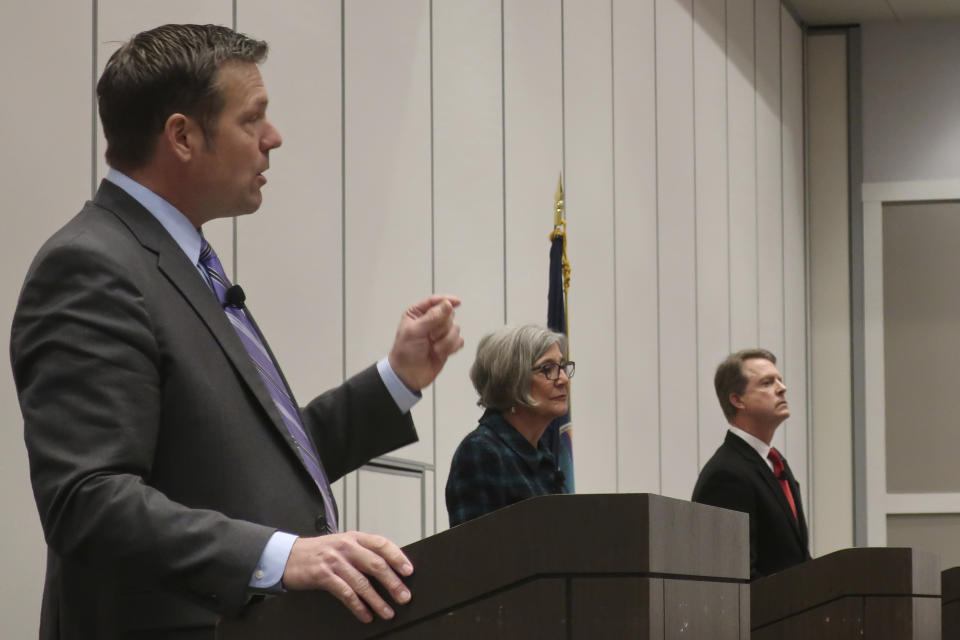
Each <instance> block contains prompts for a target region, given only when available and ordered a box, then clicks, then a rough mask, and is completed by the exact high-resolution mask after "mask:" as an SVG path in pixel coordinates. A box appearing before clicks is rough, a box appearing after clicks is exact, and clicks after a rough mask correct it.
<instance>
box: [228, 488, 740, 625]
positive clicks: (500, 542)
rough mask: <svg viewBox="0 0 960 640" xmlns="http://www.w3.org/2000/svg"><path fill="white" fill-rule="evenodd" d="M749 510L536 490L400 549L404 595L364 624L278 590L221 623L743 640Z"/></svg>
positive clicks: (330, 602) (331, 602) (319, 598)
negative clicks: (405, 563)
mask: <svg viewBox="0 0 960 640" xmlns="http://www.w3.org/2000/svg"><path fill="white" fill-rule="evenodd" d="M748 539H749V531H748V523H747V515H746V514H744V513H738V512H735V511H728V510H725V509H717V508H715V507H709V506H705V505H700V504H694V503H691V502H685V501H682V500H673V499H670V498H664V497H662V496H657V495H649V494H614V495H570V496H542V497H539V498H533V499H530V500H526V501H524V502H521V503H518V504H515V505H512V506H510V507H507V508H505V509H501V510H500V511H497V512H495V513H491V514H488V515H486V516H484V517H482V518H477V519H476V520H473V521H471V522H468V523H465V524H463V525H460V526H458V527H454V528H453V529H450V530H447V531H444V532H442V533H439V534H437V535H435V536H432V537H430V538H426V539H424V540H421V541H419V542H415V543H413V544H411V545H409V546H407V547H406V548H405V549H404V551H405V552H406V554H407V555H408V557H409V558H410V559H411V561H412V562H413V564H414V566H415V567H416V572H415V574H414V575H413V576H411V577H410V578H408V579H407V580H406V583H407V585H408V586H409V587H410V589H411V591H412V593H413V600H412V602H410V603H409V604H408V605H406V606H403V607H400V606H396V607H395V609H396V611H397V616H396V618H395V619H393V620H390V621H377V622H373V623H371V624H369V625H364V624H361V623H360V622H358V621H356V620H355V619H354V618H353V616H352V615H351V614H350V613H349V612H348V611H347V610H346V609H345V608H344V607H343V606H342V605H341V604H340V603H339V602H338V601H337V600H335V599H334V598H333V597H332V596H330V595H329V594H326V593H320V592H299V593H287V594H284V595H282V596H277V597H273V598H268V599H266V600H265V601H263V602H262V603H259V604H257V605H253V606H251V607H249V608H248V609H247V611H246V613H245V614H244V616H243V617H242V618H239V619H236V620H224V621H221V623H220V624H219V625H218V627H217V638H218V639H219V640H253V639H261V638H263V639H266V638H284V639H285V640H298V639H300V638H311V639H313V638H337V639H338V640H351V639H358V638H374V637H375V638H390V639H392V640H414V639H415V640H433V639H441V638H442V639H443V640H450V639H451V638H455V639H456V640H474V639H476V640H492V639H495V638H500V639H508V638H518V639H523V640H529V639H531V638H563V639H570V640H580V639H587V638H589V639H591V640H594V639H600V638H616V639H618V640H619V639H622V638H643V639H646V638H650V639H657V640H661V639H663V640H666V639H670V640H674V639H681V638H683V639H691V640H692V639H695V638H696V639H703V640H708V639H709V640H747V639H748V638H749V626H750V625H749V621H750V602H749V599H750V594H749V582H748V578H749V560H748V553H749V551H748V549H749V544H748Z"/></svg>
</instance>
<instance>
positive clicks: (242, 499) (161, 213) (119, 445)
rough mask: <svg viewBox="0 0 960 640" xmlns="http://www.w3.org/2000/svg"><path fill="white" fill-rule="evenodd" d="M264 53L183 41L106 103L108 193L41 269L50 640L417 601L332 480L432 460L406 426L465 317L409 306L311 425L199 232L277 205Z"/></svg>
mask: <svg viewBox="0 0 960 640" xmlns="http://www.w3.org/2000/svg"><path fill="white" fill-rule="evenodd" d="M266 53H267V45H266V43H264V42H260V41H256V40H253V39H251V38H248V37H246V36H244V35H242V34H238V33H236V32H234V31H232V30H230V29H227V28H225V27H218V26H213V25H205V26H198V25H166V26H164V27H159V28H157V29H153V30H151V31H148V32H144V33H141V34H138V35H137V36H135V37H134V38H133V39H132V40H131V41H130V42H127V43H125V44H124V45H122V46H121V47H120V49H119V50H118V51H117V52H116V53H115V54H114V55H113V56H112V57H111V59H110V60H109V62H108V63H107V65H106V68H105V70H104V73H103V76H102V77H101V79H100V82H99V84H98V86H97V95H98V98H99V106H100V115H101V120H102V122H103V128H104V133H105V134H106V138H107V152H106V155H107V160H108V162H109V164H110V166H111V170H110V173H109V174H108V175H107V177H106V179H105V180H104V181H103V182H102V183H101V185H100V188H99V190H98V191H97V194H96V196H95V197H94V199H93V201H92V202H87V203H86V205H85V206H84V207H83V209H82V210H81V212H80V213H79V214H78V215H77V216H76V217H74V218H73V219H72V220H71V221H70V222H68V223H67V224H66V225H65V226H64V227H63V228H62V229H61V230H59V231H58V232H56V233H55V234H54V235H53V236H52V237H51V238H50V240H48V241H47V242H46V243H45V244H44V246H43V247H42V248H41V249H40V251H39V252H38V254H37V257H36V258H35V259H34V261H33V264H32V265H31V266H30V269H29V271H28V273H27V276H26V279H25V282H24V285H23V290H22V292H21V296H20V300H19V302H18V305H17V310H16V313H15V316H14V321H13V329H12V334H11V343H10V352H11V360H12V364H13V371H14V378H15V381H16V384H17V389H18V394H19V400H20V406H21V410H22V412H23V416H24V430H25V439H26V444H27V449H28V453H29V457H30V471H31V481H32V484H33V489H34V494H35V497H36V501H37V507H38V509H39V512H40V519H41V523H42V525H43V529H44V533H45V536H46V539H47V542H48V547H49V551H48V561H47V576H46V583H45V588H44V596H43V605H42V610H41V623H40V625H41V626H40V637H41V638H42V639H44V640H48V639H49V640H53V639H55V638H79V639H86V638H98V639H101V640H102V639H113V638H121V637H122V638H161V637H162V638H206V639H212V638H213V635H214V625H215V623H216V619H217V617H218V616H219V615H235V614H236V613H238V612H239V611H240V610H241V609H242V608H243V607H244V606H245V605H246V604H247V603H248V602H249V601H250V600H251V598H252V597H253V596H254V595H257V594H262V593H274V592H278V591H282V590H284V589H287V590H294V589H321V590H325V591H328V592H330V593H332V594H333V595H334V596H336V597H337V598H339V599H340V600H341V601H342V602H343V603H344V604H345V606H347V607H348V608H349V609H350V610H351V611H352V612H353V613H354V615H356V616H357V618H359V619H360V620H363V621H370V620H372V619H373V617H374V615H377V616H381V617H384V618H390V617H392V616H393V614H394V612H393V609H392V608H391V606H390V605H388V604H387V602H385V599H389V598H392V599H393V600H394V601H395V602H397V603H401V604H402V603H405V602H407V601H409V599H410V597H411V596H410V593H409V591H408V590H407V588H406V587H405V586H404V584H403V582H402V580H401V576H408V575H410V573H411V572H412V571H413V567H412V566H411V565H410V562H409V560H408V559H407V558H406V556H405V555H404V554H403V552H402V551H401V550H400V549H399V548H398V547H397V546H396V545H395V544H393V543H392V542H390V541H389V540H386V539H384V538H382V537H380V536H375V535H370V534H365V533H360V532H347V533H337V531H338V522H337V509H336V504H335V503H334V502H333V499H332V496H331V495H330V489H329V482H332V481H333V480H335V479H337V478H339V477H340V476H342V475H344V474H345V473H347V472H349V471H351V470H352V469H355V468H357V467H358V466H360V465H361V464H363V463H364V462H366V461H367V460H368V459H369V458H371V457H373V456H377V455H380V454H382V453H385V452H387V451H390V450H392V449H394V448H396V447H398V446H401V445H404V444H407V443H409V442H412V441H413V440H415V439H416V432H415V431H414V428H413V421H412V420H411V418H410V414H409V409H410V406H412V404H413V403H414V402H416V399H417V397H419V390H420V389H422V388H423V387H424V386H426V385H428V384H430V383H431V382H432V381H433V379H434V378H435V377H436V375H437V374H438V373H439V371H440V369H441V368H442V367H443V365H444V363H445V361H446V358H447V356H449V355H450V354H451V353H453V352H455V351H456V350H458V349H459V348H460V347H461V346H462V344H463V339H462V338H461V337H460V330H459V327H458V325H457V324H456V322H455V321H454V311H453V309H454V307H455V306H456V305H458V304H459V300H457V299H456V298H453V297H450V296H439V295H437V296H431V297H430V298H428V299H426V300H424V301H423V302H420V303H418V304H416V305H414V306H412V307H410V308H409V309H408V310H407V311H406V313H405V314H404V315H403V318H402V319H401V322H400V327H399V329H398V331H397V336H396V339H395V342H394V345H393V347H392V349H391V351H390V353H389V355H388V356H387V357H385V358H384V359H383V360H381V361H380V362H378V363H377V364H376V365H375V366H374V365H371V366H370V367H368V368H367V369H366V370H365V371H362V372H360V373H358V374H356V375H355V376H353V377H352V378H350V379H349V380H347V381H346V382H345V383H344V384H343V385H341V386H340V387H338V388H336V389H333V390H331V391H328V392H327V393H325V394H322V395H320V396H318V397H317V398H315V399H313V400H312V401H310V402H309V403H308V404H307V405H306V406H304V407H302V408H300V407H299V406H298V405H296V404H295V401H294V399H293V394H292V392H291V391H290V387H289V385H287V383H286V380H285V379H284V378H283V374H282V373H281V370H280V367H279V365H278V364H277V363H276V361H275V359H274V358H273V355H272V353H271V352H270V349H269V346H268V345H267V342H266V340H265V339H264V337H263V335H261V334H260V332H259V329H257V328H256V324H255V323H254V322H253V318H252V315H251V314H250V310H249V309H248V308H246V307H245V306H244V301H243V296H242V295H238V294H239V292H238V291H237V290H236V289H235V288H234V287H232V286H231V285H230V283H229V281H228V279H227V276H226V274H225V273H224V272H223V269H222V265H220V263H219V261H218V260H217V259H216V256H215V252H212V251H211V248H210V247H209V245H208V244H207V241H206V239H205V238H203V235H202V225H203V224H205V223H206V222H208V221H210V220H212V219H215V218H219V217H229V216H235V215H240V214H246V213H252V212H254V211H255V210H256V209H257V208H258V207H259V206H260V203H261V187H262V186H263V185H264V184H265V183H266V179H265V178H264V176H263V172H264V171H266V169H267V167H268V164H269V153H270V151H271V150H272V149H275V148H277V147H279V146H280V143H281V138H280V134H279V132H278V131H277V129H276V128H275V127H274V126H273V125H272V124H271V123H270V121H269V120H268V119H267V116H266V108H267V93H266V89H265V88H264V86H263V81H262V79H261V76H260V72H259V68H258V64H259V63H260V62H261V61H262V60H263V59H264V58H265V56H266ZM290 305H291V306H290V313H297V312H298V310H297V306H296V300H293V301H291V302H290ZM317 366H323V363H317ZM365 576H369V579H368V578H367V577H365ZM374 582H380V583H381V584H383V586H384V587H385V593H386V594H389V595H385V596H384V597H381V596H380V595H379V594H378V593H377V592H376V590H375V589H374V588H373V587H372V584H371V583H374ZM319 631H322V630H319Z"/></svg>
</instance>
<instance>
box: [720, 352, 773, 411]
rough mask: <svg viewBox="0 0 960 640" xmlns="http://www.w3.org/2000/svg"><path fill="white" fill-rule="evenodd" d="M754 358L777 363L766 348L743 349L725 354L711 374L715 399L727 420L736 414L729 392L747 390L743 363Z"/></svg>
mask: <svg viewBox="0 0 960 640" xmlns="http://www.w3.org/2000/svg"><path fill="white" fill-rule="evenodd" d="M754 358H760V359H762V360H769V361H770V362H772V363H773V364H777V356H775V355H773V354H772V353H771V352H769V351H767V350H766V349H743V350H742V351H737V352H736V353H731V354H730V355H729V356H727V357H726V359H725V360H724V361H723V362H721V363H720V366H718V367H717V373H716V375H714V376H713V386H714V388H715V389H716V390H717V399H718V400H719V401H720V408H721V409H723V415H724V416H726V418H727V422H729V421H731V420H733V417H734V416H735V415H737V408H736V407H735V406H733V403H731V402H730V394H731V393H735V394H737V395H743V393H744V392H745V391H746V390H747V377H746V376H745V375H743V363H744V362H746V361H747V360H753V359H754Z"/></svg>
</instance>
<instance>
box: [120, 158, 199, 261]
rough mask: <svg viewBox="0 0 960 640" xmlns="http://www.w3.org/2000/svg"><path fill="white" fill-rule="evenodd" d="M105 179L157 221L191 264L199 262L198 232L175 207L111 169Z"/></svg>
mask: <svg viewBox="0 0 960 640" xmlns="http://www.w3.org/2000/svg"><path fill="white" fill-rule="evenodd" d="M106 179H107V180H109V181H110V182H112V183H113V184H115V185H117V186H118V187H120V188H121V189H123V190H124V191H126V192H127V193H128V194H129V195H130V197H131V198H133V199H134V200H136V201H137V202H139V203H140V204H141V205H143V208H144V209H146V210H147V211H149V212H150V213H151V215H153V217H154V218H156V219H157V222H159V223H160V224H161V225H162V226H163V228H164V229H166V230H167V233H169V234H170V236H171V237H173V240H174V242H176V243H177V245H178V246H179V247H180V248H181V249H182V250H183V252H184V253H185V254H187V258H189V259H190V262H191V263H192V264H197V263H198V262H200V232H199V231H198V230H197V229H195V228H194V226H193V223H191V222H190V220H188V219H187V216H185V215H183V214H182V213H181V212H180V211H179V210H178V209H177V208H176V207H175V206H173V205H172V204H170V203H169V202H167V201H166V200H164V199H163V198H161V197H160V196H158V195H157V194H156V193H154V192H153V191H151V190H150V189H148V188H146V187H145V186H143V185H142V184H140V183H139V182H137V181H136V180H134V179H132V178H130V177H128V176H127V175H125V174H123V173H121V172H119V171H117V170H116V169H113V168H111V169H110V171H108V172H107V175H106Z"/></svg>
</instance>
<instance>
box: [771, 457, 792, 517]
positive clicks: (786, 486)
mask: <svg viewBox="0 0 960 640" xmlns="http://www.w3.org/2000/svg"><path fill="white" fill-rule="evenodd" d="M767 458H769V459H770V462H772V463H773V475H775V476H777V480H778V481H779V482H780V488H781V489H783V495H785V496H787V502H788V503H790V509H791V510H792V511H793V519H794V520H797V521H799V518H797V504H796V503H795V502H794V501H793V492H792V491H790V483H789V482H787V474H786V473H785V472H784V470H783V458H781V457H780V452H779V451H777V450H776V449H774V448H773V447H770V453H768V454H767Z"/></svg>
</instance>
